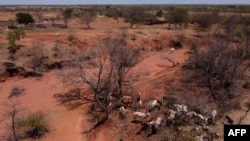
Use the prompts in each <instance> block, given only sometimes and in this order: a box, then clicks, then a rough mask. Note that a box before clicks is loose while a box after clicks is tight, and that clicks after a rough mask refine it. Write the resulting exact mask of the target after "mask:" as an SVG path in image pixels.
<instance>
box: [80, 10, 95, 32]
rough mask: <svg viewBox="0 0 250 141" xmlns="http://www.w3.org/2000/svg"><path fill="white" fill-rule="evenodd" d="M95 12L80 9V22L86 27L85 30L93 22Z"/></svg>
mask: <svg viewBox="0 0 250 141" xmlns="http://www.w3.org/2000/svg"><path fill="white" fill-rule="evenodd" d="M95 16H96V12H95V11H94V10H93V9H90V8H89V9H81V11H80V20H81V22H82V23H83V24H84V25H85V26H86V28H87V29H89V28H90V23H91V22H92V21H94V18H95Z"/></svg>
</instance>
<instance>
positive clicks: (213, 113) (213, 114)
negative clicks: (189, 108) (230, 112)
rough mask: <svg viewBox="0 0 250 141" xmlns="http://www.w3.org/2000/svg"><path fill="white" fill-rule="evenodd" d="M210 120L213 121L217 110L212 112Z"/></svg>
mask: <svg viewBox="0 0 250 141" xmlns="http://www.w3.org/2000/svg"><path fill="white" fill-rule="evenodd" d="M211 116H212V119H213V120H215V117H216V116H217V110H213V111H212V113H211Z"/></svg>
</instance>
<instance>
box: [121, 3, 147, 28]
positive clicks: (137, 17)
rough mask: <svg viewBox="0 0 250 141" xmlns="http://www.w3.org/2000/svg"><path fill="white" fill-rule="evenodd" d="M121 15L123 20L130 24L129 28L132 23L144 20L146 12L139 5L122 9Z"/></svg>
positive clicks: (131, 26)
mask: <svg viewBox="0 0 250 141" xmlns="http://www.w3.org/2000/svg"><path fill="white" fill-rule="evenodd" d="M123 17H124V18H125V22H128V23H129V24H130V28H133V25H134V24H137V23H142V22H145V21H146V20H145V19H146V14H145V11H144V9H143V8H141V7H132V8H128V9H126V10H124V13H123Z"/></svg>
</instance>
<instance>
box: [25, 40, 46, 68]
mask: <svg viewBox="0 0 250 141" xmlns="http://www.w3.org/2000/svg"><path fill="white" fill-rule="evenodd" d="M44 47H45V43H44V41H43V40H35V41H33V43H32V47H31V48H30V49H29V54H30V55H31V56H32V58H31V64H32V68H33V69H41V67H42V65H43V64H44V63H45V61H46V56H45V53H44Z"/></svg>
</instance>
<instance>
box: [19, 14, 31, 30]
mask: <svg viewBox="0 0 250 141" xmlns="http://www.w3.org/2000/svg"><path fill="white" fill-rule="evenodd" d="M16 20H17V22H18V23H21V24H25V26H26V28H28V24H30V23H34V22H35V20H34V19H33V16H32V15H30V14H29V13H17V14H16Z"/></svg>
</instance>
